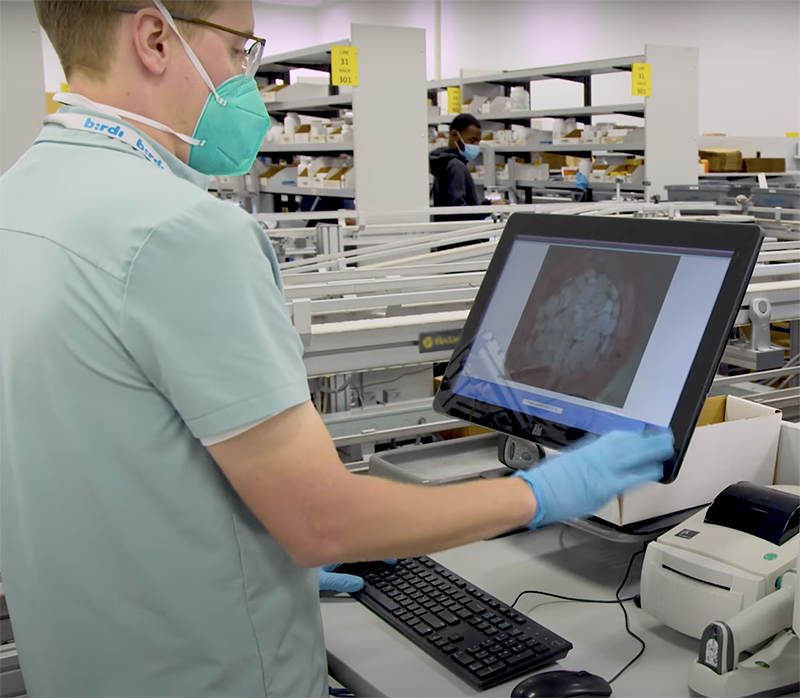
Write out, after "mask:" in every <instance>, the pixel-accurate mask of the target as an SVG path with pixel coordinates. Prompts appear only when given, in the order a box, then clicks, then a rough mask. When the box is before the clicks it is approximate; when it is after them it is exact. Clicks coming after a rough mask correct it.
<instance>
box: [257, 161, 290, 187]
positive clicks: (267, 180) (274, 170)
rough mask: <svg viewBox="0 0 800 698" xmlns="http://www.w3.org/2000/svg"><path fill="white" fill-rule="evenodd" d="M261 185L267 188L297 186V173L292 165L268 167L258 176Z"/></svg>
mask: <svg viewBox="0 0 800 698" xmlns="http://www.w3.org/2000/svg"><path fill="white" fill-rule="evenodd" d="M259 179H260V180H261V183H262V184H266V185H269V186H276V185H277V186H283V187H293V186H297V183H298V173H297V167H295V166H294V165H270V166H269V167H268V168H267V169H266V170H264V172H262V173H261V174H260V175H259Z"/></svg>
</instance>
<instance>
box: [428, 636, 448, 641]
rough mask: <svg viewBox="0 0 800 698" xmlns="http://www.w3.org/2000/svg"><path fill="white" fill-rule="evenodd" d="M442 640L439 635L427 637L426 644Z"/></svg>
mask: <svg viewBox="0 0 800 698" xmlns="http://www.w3.org/2000/svg"><path fill="white" fill-rule="evenodd" d="M442 639H444V638H442V636H441V635H436V634H434V635H431V636H429V637H428V642H436V641H437V640H442Z"/></svg>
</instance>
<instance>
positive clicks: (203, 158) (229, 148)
mask: <svg viewBox="0 0 800 698" xmlns="http://www.w3.org/2000/svg"><path fill="white" fill-rule="evenodd" d="M153 1H154V2H155V5H156V7H157V8H158V11H159V12H161V14H162V15H163V16H164V20H165V21H166V22H167V24H169V26H170V27H171V28H172V30H173V31H174V32H175V34H176V35H177V36H178V38H179V39H180V41H181V43H182V44H183V47H184V49H185V51H186V54H187V55H188V56H189V60H191V62H192V64H193V65H194V67H195V68H196V69H197V72H198V73H200V77H201V78H202V79H203V82H205V84H206V85H207V86H208V89H209V95H208V99H207V100H206V103H205V106H204V107H203V111H202V112H201V113H200V118H199V119H198V120H197V125H196V126H195V128H194V133H193V134H192V135H191V136H187V135H185V134H183V133H178V132H176V131H173V130H172V129H171V128H170V127H169V126H165V125H164V124H162V123H159V122H158V121H154V120H153V119H148V118H147V117H144V116H141V115H139V114H134V113H132V112H128V111H124V110H122V109H117V108H116V107H109V106H108V105H105V104H95V103H93V102H90V101H89V100H87V99H86V98H83V97H80V96H79V95H70V94H63V95H57V98H58V101H60V102H62V103H64V104H72V105H74V106H85V107H89V108H95V109H97V110H98V111H100V112H102V113H105V114H110V115H115V116H121V117H124V118H127V119H129V120H130V121H134V122H137V123H141V124H145V125H147V126H150V127H151V128H155V129H157V130H159V131H164V132H165V133H170V134H172V135H173V136H175V137H176V138H179V139H180V140H182V141H183V142H184V143H188V144H189V145H190V146H191V147H190V149H189V161H188V164H189V167H191V168H192V169H195V170H197V171H198V172H201V173H202V174H206V175H243V174H247V172H249V171H250V168H251V167H252V166H253V163H254V162H255V159H256V156H257V155H258V151H259V150H260V148H261V144H262V143H263V141H264V136H266V135H267V131H268V130H269V127H270V117H269V114H268V113H267V108H266V107H265V106H264V102H263V100H262V99H261V95H260V94H259V91H258V83H256V81H255V78H254V77H253V75H254V74H255V69H256V68H258V61H254V62H253V63H254V65H252V66H250V65H248V66H247V69H246V70H245V72H244V73H242V74H241V75H237V76H235V77H232V78H230V79H229V80H226V81H225V82H223V83H222V84H221V85H220V86H219V87H214V84H213V83H212V82H211V78H209V76H208V73H207V72H206V70H205V68H203V65H202V64H201V63H200V61H199V60H198V58H197V56H196V55H195V53H194V51H193V50H192V47H191V46H189V44H188V43H187V42H186V40H185V39H184V38H183V36H182V35H181V33H180V32H179V31H178V27H177V26H176V25H175V20H174V19H173V18H172V16H171V15H170V13H169V12H168V11H167V9H166V8H165V7H164V5H163V4H162V3H161V1H160V0H153ZM258 57H259V58H260V51H259V56H258Z"/></svg>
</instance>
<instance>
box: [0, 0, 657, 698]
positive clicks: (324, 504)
mask: <svg viewBox="0 0 800 698" xmlns="http://www.w3.org/2000/svg"><path fill="white" fill-rule="evenodd" d="M37 12H38V15H39V19H40V22H41V24H42V26H43V27H44V29H45V30H46V31H47V33H48V36H49V37H50V39H51V41H52V43H53V45H54V46H55V48H56V51H57V52H58V54H59V57H60V59H61V62H62V64H63V66H64V69H65V72H66V74H67V78H68V80H69V83H70V91H71V92H70V95H69V96H63V97H62V98H61V99H62V101H66V102H67V103H69V104H71V105H72V106H70V107H67V108H66V109H62V110H61V111H60V112H59V113H58V114H57V115H55V116H54V117H49V118H48V120H46V124H45V126H44V129H43V131H42V133H41V135H40V137H39V139H38V140H37V142H36V144H35V145H34V146H33V147H32V148H31V149H30V150H29V151H28V152H27V153H26V154H25V155H24V156H23V157H22V158H21V159H20V160H19V162H18V163H17V164H16V165H15V166H14V167H13V168H12V169H11V170H9V172H7V173H6V175H5V176H4V177H3V178H2V180H1V181H0V216H1V217H0V231H1V232H2V250H3V254H2V268H0V284H2V285H1V286H0V299H1V300H2V307H0V323H1V324H0V342H1V343H2V344H1V345H0V357H1V358H0V362H1V363H0V376H2V382H3V389H2V423H1V424H0V427H1V428H2V429H1V432H0V442H1V445H0V448H2V451H0V456H1V457H2V458H1V461H2V493H1V496H2V501H1V502H0V505H1V506H0V510H1V511H2V517H3V520H2V526H0V530H2V541H0V548H1V549H2V564H3V582H4V584H5V590H6V593H7V597H8V603H9V610H10V613H11V616H12V618H13V619H14V620H13V623H14V631H15V637H16V640H17V644H18V649H19V652H20V658H21V663H22V671H23V674H24V677H25V680H26V683H27V687H28V691H29V693H30V694H31V695H36V696H39V695H58V696H123V695H124V696H134V695H135V696H178V695H181V696H212V695H213V696H219V695H226V696H323V695H325V694H326V693H327V677H326V662H325V647H324V643H323V637H322V625H321V618H320V612H319V599H318V575H317V572H316V570H315V569H314V568H316V567H317V566H319V565H329V564H332V563H335V562H345V561H354V560H359V559H379V558H383V557H404V556H413V555H418V554H423V553H429V552H433V551H436V550H442V549H444V548H447V547H451V546H455V545H460V544H463V543H467V542H470V541H474V540H478V539H481V538H485V537H487V536H491V535H494V534H497V533H500V532H502V531H505V530H509V529H511V528H513V527H515V526H520V525H525V524H527V525H530V526H532V527H533V526H538V525H542V524H546V523H550V522H554V521H558V520H563V519H565V518H570V517H576V516H585V515H586V514H588V513H589V512H591V511H593V510H594V509H596V508H598V507H599V506H600V505H601V504H602V503H603V502H605V501H606V500H608V499H609V498H610V497H611V496H613V495H614V494H616V493H617V492H620V491H623V490H625V489H627V488H629V487H633V486H636V485H638V484H640V483H643V482H645V481H648V480H653V479H656V478H657V477H659V475H660V473H661V465H660V462H661V461H663V460H664V459H665V458H667V457H669V456H670V455H671V453H672V441H671V436H670V435H669V434H662V435H659V436H649V437H645V436H643V435H634V434H612V435H609V436H607V437H603V438H601V439H599V440H597V441H595V442H594V443H593V444H591V445H589V446H587V447H585V448H583V449H577V450H575V451H574V452H572V453H570V454H565V455H563V456H562V457H561V458H559V459H556V460H554V461H551V462H549V463H546V464H545V465H542V466H541V467H539V468H537V469H535V470H533V471H530V472H524V473H522V476H520V477H513V478H507V479H503V480H499V481H492V482H474V483H468V484H462V485H454V486H450V487H441V488H426V487H415V486H409V485H403V484H399V483H394V482H389V481H384V480H379V479H376V478H370V477H362V476H356V475H352V474H350V473H348V471H347V470H346V469H345V468H344V467H343V466H342V465H341V463H340V462H339V459H338V457H337V455H336V449H335V448H334V446H333V444H332V442H331V439H330V437H329V435H328V433H327V431H326V429H325V426H324V424H323V422H322V421H321V419H320V417H319V416H318V414H317V413H316V411H315V410H314V408H313V406H312V404H311V402H310V401H309V394H308V387H307V382H306V375H305V371H304V367H303V361H302V346H301V342H300V341H299V339H298V337H297V335H296V334H295V332H294V330H293V328H292V326H291V323H290V321H289V318H288V316H287V312H286V307H285V304H284V300H283V298H282V294H281V286H280V277H279V272H278V266H277V264H276V261H275V257H274V253H273V251H272V248H271V246H270V244H269V242H268V241H267V240H265V238H264V236H263V235H262V233H261V230H260V228H259V226H258V225H257V224H256V223H255V222H254V221H253V220H252V219H251V218H250V217H249V216H248V215H247V214H246V213H244V212H243V211H241V210H240V209H237V208H236V207H233V206H230V205H227V204H225V203H223V202H221V201H218V200H216V199H214V198H213V197H211V196H210V195H209V194H207V192H206V191H205V184H206V176H205V175H206V174H210V173H216V174H236V173H239V172H242V171H246V170H247V169H248V168H249V166H250V164H251V163H252V161H253V158H254V157H255V155H256V153H257V151H258V149H259V146H260V144H261V139H262V138H263V136H264V133H265V132H266V129H267V127H268V123H269V119H268V116H267V114H266V110H265V109H264V107H263V103H262V102H261V100H260V98H258V91H257V86H256V84H255V81H254V80H253V78H252V76H253V74H254V72H255V68H256V67H257V65H258V62H259V61H260V57H261V52H262V49H263V42H262V41H261V40H259V39H257V38H256V37H252V36H251V34H252V32H253V13H252V8H251V6H250V3H249V2H242V1H226V2H220V1H215V0H183V1H178V0H175V1H172V2H167V3H166V7H165V6H164V5H162V4H161V2H160V1H159V0H152V1H151V0H125V2H124V3H122V2H120V3H117V2H95V1H94V0H38V2H37ZM189 134H192V135H189ZM43 190H45V191H47V195H48V201H47V205H46V206H42V205H41V203H40V201H39V199H40V197H41V192H42V191H43Z"/></svg>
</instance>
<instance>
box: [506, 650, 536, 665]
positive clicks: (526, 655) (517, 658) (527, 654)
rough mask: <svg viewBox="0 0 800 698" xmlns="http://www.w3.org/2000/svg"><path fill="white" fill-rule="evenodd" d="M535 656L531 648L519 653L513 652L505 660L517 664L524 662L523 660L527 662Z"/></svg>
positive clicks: (510, 663) (507, 662) (509, 663)
mask: <svg viewBox="0 0 800 698" xmlns="http://www.w3.org/2000/svg"><path fill="white" fill-rule="evenodd" d="M533 656H535V655H534V654H533V652H531V651H530V650H525V651H524V652H520V653H519V654H512V655H511V656H510V657H508V658H506V660H505V662H506V664H508V665H509V666H517V664H522V663H523V662H527V661H528V660H529V659H530V658H531V657H533Z"/></svg>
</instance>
